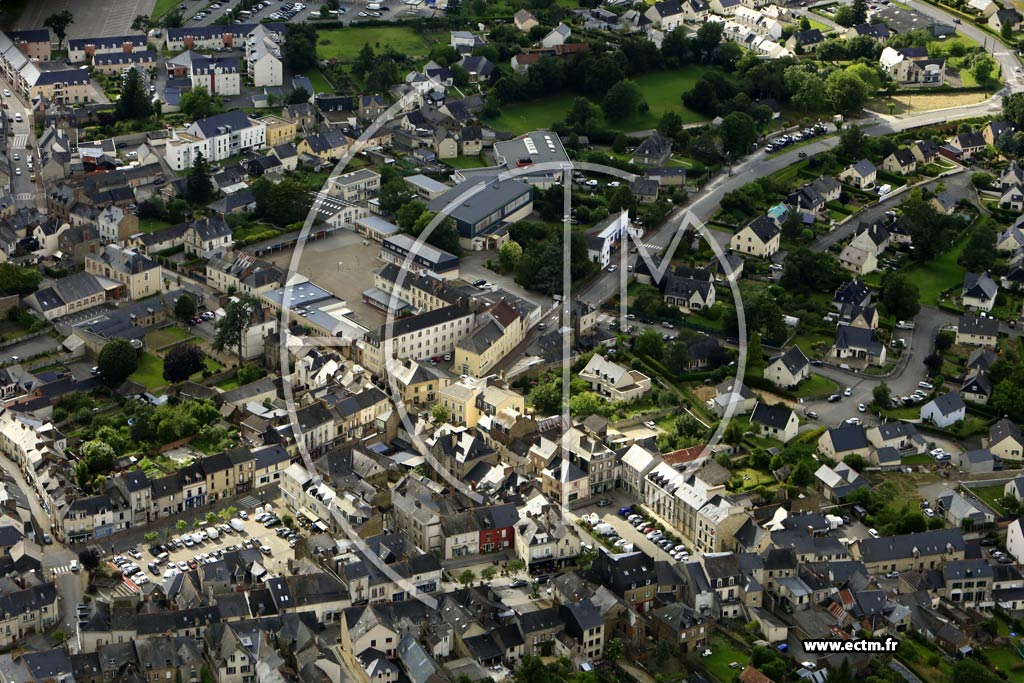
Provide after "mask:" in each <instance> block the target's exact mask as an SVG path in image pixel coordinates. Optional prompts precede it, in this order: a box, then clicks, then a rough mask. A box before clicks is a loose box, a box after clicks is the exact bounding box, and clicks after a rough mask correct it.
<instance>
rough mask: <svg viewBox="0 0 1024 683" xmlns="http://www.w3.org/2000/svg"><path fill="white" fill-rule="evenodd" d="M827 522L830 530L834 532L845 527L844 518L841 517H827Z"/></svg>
mask: <svg viewBox="0 0 1024 683" xmlns="http://www.w3.org/2000/svg"><path fill="white" fill-rule="evenodd" d="M825 521H826V522H828V528H829V529H830V530H833V531H834V530H836V529H838V528H839V527H841V526H842V525H843V518H842V517H840V516H839V515H825Z"/></svg>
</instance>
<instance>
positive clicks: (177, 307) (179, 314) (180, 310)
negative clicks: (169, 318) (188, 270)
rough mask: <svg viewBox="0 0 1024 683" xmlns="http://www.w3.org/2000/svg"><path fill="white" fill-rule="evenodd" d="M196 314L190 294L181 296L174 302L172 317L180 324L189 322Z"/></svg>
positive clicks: (193, 300) (194, 304)
mask: <svg viewBox="0 0 1024 683" xmlns="http://www.w3.org/2000/svg"><path fill="white" fill-rule="evenodd" d="M195 314H196V302H195V299H193V298H192V296H191V295H190V294H182V295H181V296H179V297H178V300H177V301H175V302H174V317H175V318H177V319H178V320H181V321H182V322H184V321H186V320H191V319H192V318H193V317H194V316H195Z"/></svg>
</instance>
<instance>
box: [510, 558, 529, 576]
mask: <svg viewBox="0 0 1024 683" xmlns="http://www.w3.org/2000/svg"><path fill="white" fill-rule="evenodd" d="M524 569H526V564H525V563H524V562H523V561H522V560H519V559H512V560H509V561H508V570H509V571H510V572H512V573H513V574H518V573H519V572H521V571H523V570H524Z"/></svg>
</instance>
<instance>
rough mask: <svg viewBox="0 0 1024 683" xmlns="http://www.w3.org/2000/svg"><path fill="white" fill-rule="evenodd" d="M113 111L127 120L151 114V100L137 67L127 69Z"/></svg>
mask: <svg viewBox="0 0 1024 683" xmlns="http://www.w3.org/2000/svg"><path fill="white" fill-rule="evenodd" d="M115 111H116V112H117V118H118V119H127V120H137V119H146V118H149V117H150V116H151V115H152V114H153V102H152V101H151V100H150V98H149V93H147V92H146V85H145V84H144V83H143V82H142V77H141V76H140V75H139V71H138V69H129V70H128V72H127V75H126V76H125V78H124V84H123V85H122V87H121V96H120V97H119V98H118V100H117V107H116V109H115Z"/></svg>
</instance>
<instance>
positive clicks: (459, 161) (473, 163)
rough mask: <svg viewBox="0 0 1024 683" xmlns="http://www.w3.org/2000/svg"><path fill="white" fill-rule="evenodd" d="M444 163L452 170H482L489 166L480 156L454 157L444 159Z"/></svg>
mask: <svg viewBox="0 0 1024 683" xmlns="http://www.w3.org/2000/svg"><path fill="white" fill-rule="evenodd" d="M444 163H446V164H448V165H449V166H451V167H452V168H483V167H485V166H489V165H490V164H488V163H487V162H485V161H484V160H483V158H482V157H480V156H475V157H455V158H454V159H445V160H444Z"/></svg>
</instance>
